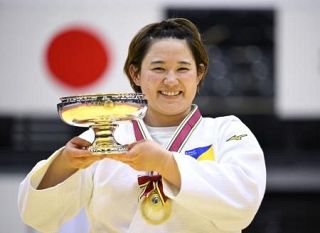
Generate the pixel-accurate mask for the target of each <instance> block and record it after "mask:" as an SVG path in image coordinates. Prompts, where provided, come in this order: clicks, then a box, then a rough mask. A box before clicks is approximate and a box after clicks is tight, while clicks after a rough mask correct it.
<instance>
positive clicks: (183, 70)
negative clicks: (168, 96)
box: [178, 67, 189, 72]
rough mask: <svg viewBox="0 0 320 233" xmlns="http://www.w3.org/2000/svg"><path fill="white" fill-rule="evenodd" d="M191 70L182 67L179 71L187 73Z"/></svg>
mask: <svg viewBox="0 0 320 233" xmlns="http://www.w3.org/2000/svg"><path fill="white" fill-rule="evenodd" d="M188 70H189V69H188V68H187V67H181V68H179V69H178V71H182V72H185V71H188Z"/></svg>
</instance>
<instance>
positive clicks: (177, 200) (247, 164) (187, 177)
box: [18, 106, 266, 233]
mask: <svg viewBox="0 0 320 233" xmlns="http://www.w3.org/2000/svg"><path fill="white" fill-rule="evenodd" d="M134 123H135V124H133V123H132V122H131V121H127V122H122V123H121V124H120V126H119V127H118V129H117V130H116V132H115V138H116V139H117V141H119V142H121V143H123V144H126V143H130V142H134V141H135V140H137V138H138V137H139V134H140V135H142V136H143V137H145V138H150V135H149V134H148V130H147V129H146V127H145V125H144V123H143V121H141V120H140V121H134ZM81 137H83V138H84V139H86V140H88V141H92V140H93V137H94V135H93V133H92V132H91V133H90V131H87V132H86V133H84V134H83V135H82V136H81ZM138 139H139V138H138ZM169 144H170V145H163V146H166V147H167V149H169V150H171V151H173V152H172V156H174V159H175V161H176V163H177V166H178V169H179V172H180V175H181V187H180V189H177V188H175V187H173V186H171V185H170V183H168V182H167V181H166V180H165V179H163V178H162V184H163V193H164V194H165V195H166V196H167V197H168V198H169V199H168V201H170V202H171V214H170V217H169V218H168V219H167V220H166V221H164V222H162V223H161V224H150V223H149V222H148V221H146V220H145V219H144V217H143V216H142V214H141V209H140V206H141V200H140V201H139V196H140V195H141V188H139V185H138V183H137V177H138V176H141V175H145V174H146V173H145V172H141V171H136V170H134V169H132V168H131V167H129V166H128V165H126V164H123V163H121V162H118V161H114V160H111V159H104V160H101V161H98V162H96V163H94V164H93V165H91V166H90V167H88V168H86V169H80V170H78V171H77V172H76V173H74V174H73V175H72V176H70V177H69V178H68V179H66V180H65V181H63V182H62V183H60V184H58V185H56V186H54V187H51V188H47V189H43V190H37V189H36V188H37V186H38V185H39V183H40V181H41V179H42V178H43V176H44V174H45V172H46V170H47V168H48V167H49V165H50V163H51V162H52V161H53V159H54V158H55V157H56V156H58V155H59V153H60V152H61V149H59V150H58V151H56V152H55V153H54V154H53V155H51V156H50V157H49V158H48V159H47V160H43V161H40V162H39V163H37V164H36V166H35V167H34V168H33V169H32V170H31V172H30V173H29V174H28V175H27V176H26V178H25V179H24V180H23V181H22V183H21V185H20V188H19V197H18V206H19V211H20V214H21V217H22V219H23V221H24V222H25V223H26V224H28V225H30V226H31V227H33V228H35V229H37V230H38V231H40V232H46V233H49V232H50V233H53V232H58V231H59V227H60V226H61V224H62V223H63V222H65V221H67V220H68V219H70V218H72V217H73V216H75V215H76V214H77V213H78V212H79V211H80V209H81V208H83V207H84V208H85V211H86V214H87V218H88V222H89V224H90V230H89V231H90V232H91V233H106V232H110V233H117V232H119V233H120V232H121V233H151V232H152V233H154V232H156V233H157V232H158V233H171V232H172V233H173V232H174V233H188V232H190V233H197V232H198V233H206V232H208V233H209V232H210V233H239V232H241V230H242V229H244V228H245V227H247V226H248V225H249V224H250V222H251V221H252V219H253V218H254V216H255V214H256V212H257V210H258V208H259V206H260V204H261V201H262V198H263V195H264V192H265V186H266V169H265V162H264V156H263V151H262V149H261V148H260V146H259V143H258V142H257V140H256V138H255V136H254V135H253V134H252V132H251V131H250V130H249V129H248V127H246V126H245V125H244V124H243V123H242V122H241V121H240V120H239V119H238V118H236V117H235V116H225V117H218V118H204V117H202V116H201V114H200V112H199V110H198V109H197V106H193V108H192V111H191V112H190V113H189V115H188V116H187V117H186V119H185V120H184V121H183V122H182V123H181V125H180V126H179V127H178V128H177V130H176V132H175V133H174V135H173V137H172V140H171V141H170V143H169Z"/></svg>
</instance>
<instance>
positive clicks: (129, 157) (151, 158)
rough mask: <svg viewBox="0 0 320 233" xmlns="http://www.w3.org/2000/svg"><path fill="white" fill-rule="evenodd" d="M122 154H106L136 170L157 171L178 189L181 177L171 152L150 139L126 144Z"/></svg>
mask: <svg viewBox="0 0 320 233" xmlns="http://www.w3.org/2000/svg"><path fill="white" fill-rule="evenodd" d="M128 148H129V151H128V152H127V153H124V154H112V155H106V156H105V157H106V158H110V159H115V160H118V161H121V162H123V163H125V164H128V165H129V166H130V167H132V168H133V169H135V170H137V171H155V172H158V173H159V174H160V175H161V176H162V177H163V178H165V179H166V180H167V181H168V182H170V183H171V184H173V185H174V186H176V187H177V188H179V189H180V185H181V177H180V172H179V169H178V166H177V164H176V161H175V159H174V157H173V155H172V153H171V152H170V151H168V150H166V149H164V148H162V147H161V146H160V145H158V144H157V143H155V142H153V141H150V140H141V141H138V142H135V143H132V144H129V145H128Z"/></svg>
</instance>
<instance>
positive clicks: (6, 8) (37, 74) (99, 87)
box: [0, 0, 320, 117]
mask: <svg viewBox="0 0 320 233" xmlns="http://www.w3.org/2000/svg"><path fill="white" fill-rule="evenodd" d="M293 2H295V3H297V2H298V3H300V4H296V5H293V7H292V4H293ZM314 2H315V1H311V0H310V1H309V0H307V1H303V0H301V1H298V0H296V1H287V0H278V1H276V0H274V1H272V0H260V1H257V0H246V1H245V0H241V1H239V0H229V1H225V0H202V1H197V2H196V3H195V1H189V0H180V1H178V0H176V1H170V0H157V1H149V0H135V1H128V0H117V1H110V0H105V1H103V0H92V1H86V0H78V1H76V0H69V1H62V0H56V1H50V0H0V79H1V83H0V115H15V116H17V115H26V114H28V115H30V114H31V115H46V114H47V115H48V114H55V111H56V104H57V103H58V102H59V97H61V96H67V95H73V94H87V93H97V92H100V93H101V92H129V91H132V90H131V88H130V86H129V83H128V81H127V80H126V77H125V75H124V74H123V71H122V67H123V64H124V61H125V57H126V53H127V47H128V44H129V42H130V40H131V38H132V37H133V36H134V34H135V33H136V32H137V30H138V29H140V28H141V27H142V26H144V25H145V24H147V23H150V22H153V21H157V20H159V19H161V18H163V17H164V9H165V8H166V7H168V6H176V7H177V6H178V7H179V6H180V7H197V8H210V7H212V8H217V7H218V8H219V7H220V8H221V7H233V8H235V7H240V8H263V7H266V8H270V7H272V8H274V9H275V10H276V16H277V17H276V26H277V30H278V31H277V38H276V49H277V51H276V54H277V55H278V57H277V58H276V62H277V64H275V65H276V68H277V70H278V72H277V74H276V77H275V82H276V84H275V85H276V90H275V91H276V107H277V108H276V109H277V111H278V112H279V113H280V115H282V116H284V117H286V116H289V117H290V116H306V115H310V116H320V104H319V103H320V102H319V101H317V100H319V99H320V92H319V91H318V89H319V86H320V78H319V77H320V75H319V73H320V71H319V70H320V68H319V67H320V65H319V64H320V61H319V59H320V55H319V54H320V52H319V51H320V45H319V41H320V34H319V30H318V26H317V25H316V24H317V22H319V20H320V18H319V14H318V13H317V12H318V11H317V10H318V9H320V8H319V4H316V5H315V4H314ZM301 5H302V6H303V7H301ZM309 12H312V13H311V14H309ZM208 20H210V19H208ZM79 26H81V27H82V28H85V29H86V31H85V32H87V33H89V35H90V36H92V38H94V39H99V40H100V41H102V44H103V48H105V50H107V54H109V57H108V62H107V65H103V64H102V66H103V68H104V70H103V71H104V72H102V74H101V76H99V77H100V78H99V79H97V80H96V81H95V82H88V83H87V85H82V86H80V87H79V86H74V85H73V86H72V85H66V84H65V83H63V82H61V80H60V81H58V80H57V79H56V78H54V77H55V76H54V75H52V72H50V70H48V68H47V67H48V66H47V62H48V60H47V59H46V56H47V54H46V52H47V51H48V46H49V44H50V43H51V42H52V40H53V39H54V38H57V36H59V35H61V33H63V32H70V31H72V29H74V28H79ZM300 32H301V33H300ZM72 51H73V50H72V49H71V50H66V51H65V52H66V54H67V55H65V56H66V58H65V59H67V56H68V55H70V56H71V55H72V54H73V52H72ZM86 51H89V52H90V51H91V50H90V49H89V48H87V50H86ZM105 52H106V51H105ZM89 55H90V54H89ZM90 56H92V54H91V55H90ZM90 56H88V57H90ZM91 63H92V62H91ZM55 64H56V63H55ZM79 64H81V66H80V68H82V69H85V68H86V67H85V65H83V64H85V62H83V61H82V62H80V63H79ZM61 66H63V65H61V64H60V68H61V69H62V68H63V69H68V67H61ZM82 66H84V67H82ZM70 67H75V66H70ZM70 67H69V69H71V68H70ZM80 71H81V69H80ZM80 71H78V72H80ZM100 71H101V70H100ZM63 72H64V74H66V73H67V72H66V71H65V70H64V71H63ZM69 72H73V69H71V71H70V70H69ZM76 72H77V71H75V70H74V73H75V74H76ZM68 74H69V73H68ZM75 74H74V75H75ZM75 77H76V76H75ZM79 78H80V77H79ZM91 78H93V79H94V78H98V77H91Z"/></svg>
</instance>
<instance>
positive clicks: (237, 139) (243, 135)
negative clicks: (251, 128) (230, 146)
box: [227, 134, 248, 142]
mask: <svg viewBox="0 0 320 233" xmlns="http://www.w3.org/2000/svg"><path fill="white" fill-rule="evenodd" d="M246 136H248V134H241V135H233V136H232V137H231V138H229V139H228V140H227V142H229V141H231V140H235V141H239V140H241V139H242V138H243V137H246Z"/></svg>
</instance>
